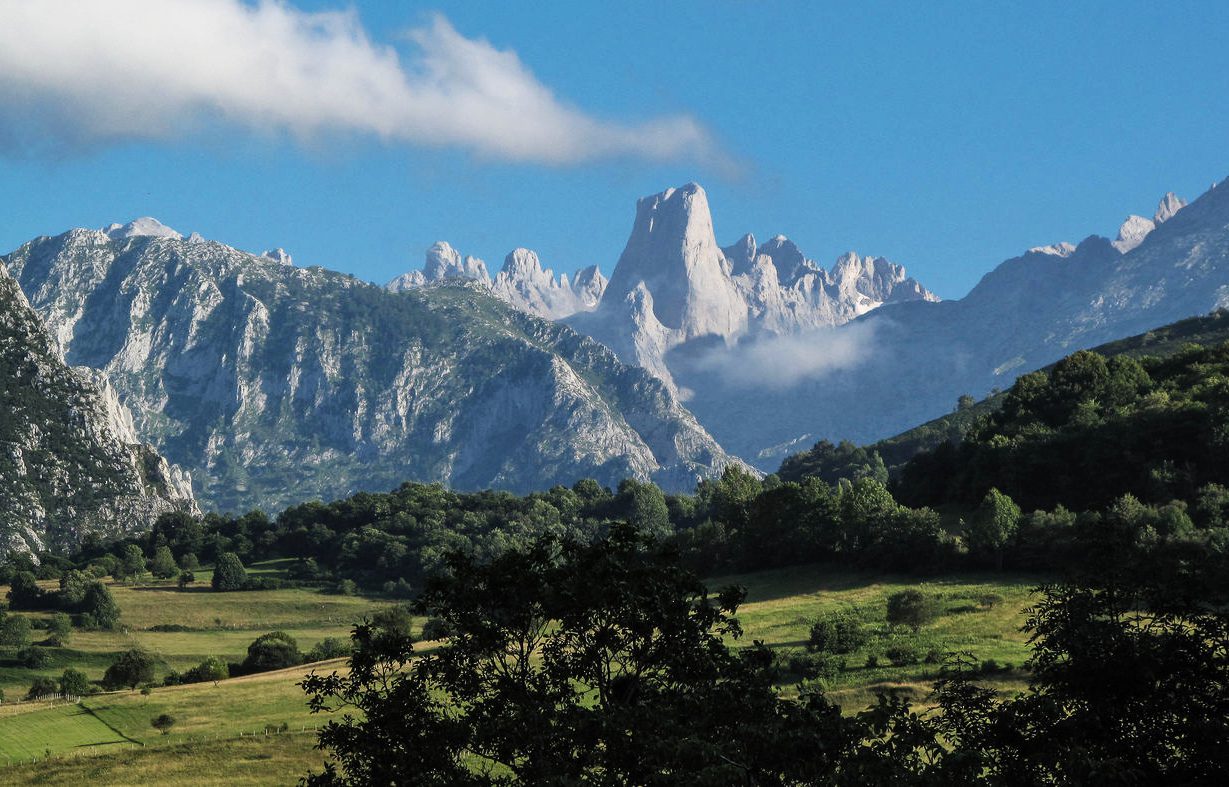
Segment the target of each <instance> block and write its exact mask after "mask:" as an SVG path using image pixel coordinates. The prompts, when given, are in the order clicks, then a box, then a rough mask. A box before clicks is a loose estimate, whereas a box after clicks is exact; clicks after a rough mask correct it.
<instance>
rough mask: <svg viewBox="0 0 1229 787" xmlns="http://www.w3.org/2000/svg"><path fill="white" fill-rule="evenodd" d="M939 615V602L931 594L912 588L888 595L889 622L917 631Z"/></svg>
mask: <svg viewBox="0 0 1229 787" xmlns="http://www.w3.org/2000/svg"><path fill="white" fill-rule="evenodd" d="M938 616H939V608H938V604H937V603H936V602H935V600H934V599H933V598H931V597H930V596H929V595H927V594H925V593H923V592H922V591H920V590H916V589H914V588H910V589H909V590H901V591H898V592H896V593H893V594H892V595H890V596H888V623H891V624H892V625H894V626H908V627H909V628H911V629H913V630H914V631H917V630H918V629H920V628H921V627H922V626H925V625H926V624H927V623H930V622H931V621H933V620H934V619H935V618H936V617H938Z"/></svg>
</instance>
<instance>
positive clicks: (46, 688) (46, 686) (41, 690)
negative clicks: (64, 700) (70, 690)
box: [26, 675, 59, 700]
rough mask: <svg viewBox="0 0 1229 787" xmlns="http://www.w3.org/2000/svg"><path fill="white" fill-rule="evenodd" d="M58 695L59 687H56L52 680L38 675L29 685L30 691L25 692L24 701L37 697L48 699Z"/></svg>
mask: <svg viewBox="0 0 1229 787" xmlns="http://www.w3.org/2000/svg"><path fill="white" fill-rule="evenodd" d="M58 693H59V687H57V686H56V684H55V681H54V680H52V679H51V678H48V677H46V676H45V675H39V676H38V677H37V678H35V679H34V682H33V683H31V684H30V690H29V691H27V692H26V699H28V700H35V699H38V698H39V697H50V696H52V695H54V694H58Z"/></svg>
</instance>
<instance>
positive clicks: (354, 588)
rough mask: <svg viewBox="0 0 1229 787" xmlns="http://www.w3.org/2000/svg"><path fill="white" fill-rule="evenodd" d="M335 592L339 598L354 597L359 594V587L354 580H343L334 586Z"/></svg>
mask: <svg viewBox="0 0 1229 787" xmlns="http://www.w3.org/2000/svg"><path fill="white" fill-rule="evenodd" d="M333 592H334V593H336V594H337V595H339V596H353V595H355V594H356V593H358V585H356V584H354V580H353V579H343V580H341V581H340V582H338V583H337V584H336V585H334V586H333Z"/></svg>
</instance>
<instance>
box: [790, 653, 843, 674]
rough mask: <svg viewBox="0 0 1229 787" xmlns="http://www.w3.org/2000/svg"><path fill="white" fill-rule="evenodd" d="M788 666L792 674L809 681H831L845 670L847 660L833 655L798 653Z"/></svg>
mask: <svg viewBox="0 0 1229 787" xmlns="http://www.w3.org/2000/svg"><path fill="white" fill-rule="evenodd" d="M788 664H789V671H790V672H792V673H794V674H795V675H798V676H800V677H803V678H809V679H815V678H820V679H823V680H831V679H832V678H835V677H836V676H837V675H839V674H840V673H841V672H842V671H843V670H844V669H845V660H844V659H843V658H841V657H840V656H836V655H833V654H831V653H797V654H795V655H793V656H791V657H790V659H789V662H788Z"/></svg>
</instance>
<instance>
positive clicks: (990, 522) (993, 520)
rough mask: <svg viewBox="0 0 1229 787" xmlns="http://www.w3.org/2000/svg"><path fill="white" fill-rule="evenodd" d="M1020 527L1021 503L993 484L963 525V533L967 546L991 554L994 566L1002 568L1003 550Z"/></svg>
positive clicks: (978, 551) (975, 550)
mask: <svg viewBox="0 0 1229 787" xmlns="http://www.w3.org/2000/svg"><path fill="white" fill-rule="evenodd" d="M1019 527H1020V506H1018V505H1016V504H1015V502H1014V501H1012V499H1011V498H1010V497H1008V496H1007V495H1005V494H1003V493H1002V492H1000V491H999V490H997V489H994V488H993V487H992V488H991V489H990V491H989V492H987V493H986V496H985V498H983V499H982V503H981V506H979V507H978V509H977V512H976V513H974V515H973V517H972V519H971V520H970V521H969V523H968V524H967V525H966V526H965V531H964V537H965V541H966V542H967V543H968V545H969V549H970V550H972V551H974V552H976V553H981V554H983V555H991V556H993V558H994V563H995V567H996V568H998V569H999V570H1000V571H1001V570H1002V569H1003V552H1004V550H1005V549H1006V547H1007V546H1008V545H1009V544H1011V542H1012V540H1013V539H1014V538H1015V536H1016V531H1017V530H1018V529H1019Z"/></svg>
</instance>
